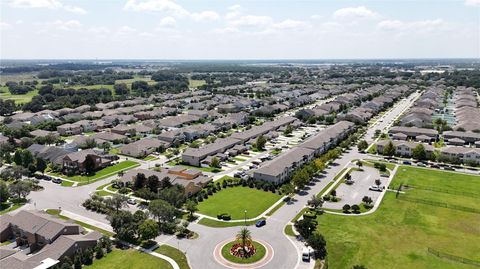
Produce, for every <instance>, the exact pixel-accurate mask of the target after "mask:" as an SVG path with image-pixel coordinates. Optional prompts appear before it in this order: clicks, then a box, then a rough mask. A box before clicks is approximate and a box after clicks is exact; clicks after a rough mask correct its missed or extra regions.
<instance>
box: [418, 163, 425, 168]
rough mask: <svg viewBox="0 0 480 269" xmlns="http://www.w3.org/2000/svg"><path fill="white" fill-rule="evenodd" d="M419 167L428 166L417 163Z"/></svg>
mask: <svg viewBox="0 0 480 269" xmlns="http://www.w3.org/2000/svg"><path fill="white" fill-rule="evenodd" d="M417 166H420V167H426V165H425V164H424V163H417Z"/></svg>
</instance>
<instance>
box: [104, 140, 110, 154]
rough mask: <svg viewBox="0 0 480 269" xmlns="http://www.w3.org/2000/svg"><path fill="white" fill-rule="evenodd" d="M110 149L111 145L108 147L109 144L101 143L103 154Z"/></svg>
mask: <svg viewBox="0 0 480 269" xmlns="http://www.w3.org/2000/svg"><path fill="white" fill-rule="evenodd" d="M111 147H112V145H110V143H108V142H103V143H102V149H103V153H107V152H108V151H109V150H110V148H111Z"/></svg>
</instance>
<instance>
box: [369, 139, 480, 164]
mask: <svg viewBox="0 0 480 269" xmlns="http://www.w3.org/2000/svg"><path fill="white" fill-rule="evenodd" d="M390 142H392V144H393V146H394V147H395V155H397V156H400V157H412V153H413V150H414V149H415V147H417V146H418V145H420V144H422V143H417V142H411V141H398V140H382V141H379V142H377V143H376V146H377V152H378V153H380V154H382V153H383V152H384V149H385V146H386V145H387V144H388V143H390ZM422 145H423V146H424V148H425V152H426V155H427V158H429V159H433V157H435V154H437V155H438V156H437V157H438V158H440V159H442V160H446V161H451V162H454V163H456V162H461V163H464V164H468V163H475V164H480V148H469V147H462V146H447V147H442V148H438V149H436V148H434V147H433V146H431V145H429V144H422Z"/></svg>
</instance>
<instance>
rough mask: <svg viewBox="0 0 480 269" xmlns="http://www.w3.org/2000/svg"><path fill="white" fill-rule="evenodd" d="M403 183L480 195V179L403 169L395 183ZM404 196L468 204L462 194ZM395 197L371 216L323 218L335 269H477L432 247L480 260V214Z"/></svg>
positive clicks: (389, 196) (320, 220)
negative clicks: (357, 268)
mask: <svg viewBox="0 0 480 269" xmlns="http://www.w3.org/2000/svg"><path fill="white" fill-rule="evenodd" d="M402 182H403V183H404V184H405V183H408V184H411V185H415V184H417V185H420V184H421V186H424V187H435V188H438V189H440V190H445V189H447V190H451V191H458V192H462V191H464V192H469V193H472V192H473V193H479V190H480V177H478V176H471V175H463V174H459V173H450V172H445V171H439V170H432V169H422V168H415V167H409V166H401V167H400V168H399V169H398V172H397V175H395V178H394V180H393V184H394V185H397V186H398V185H399V184H400V183H402ZM413 191H414V192H413ZM405 192H406V194H400V196H402V195H406V196H410V197H412V198H421V199H428V200H432V201H440V202H446V203H458V201H462V203H463V201H465V200H464V199H465V197H464V196H463V195H461V194H452V193H450V194H446V193H443V192H437V191H424V190H419V189H409V190H405ZM420 195H423V196H422V197H419V196H420ZM395 196H396V194H395V193H393V192H387V193H386V194H385V197H384V200H383V201H382V204H381V206H380V208H379V209H378V210H377V211H376V212H375V213H373V214H371V215H366V216H357V217H345V216H338V215H332V214H323V215H320V216H318V223H319V226H318V230H319V231H320V233H322V234H323V235H324V236H325V238H326V241H327V250H328V255H329V257H328V261H329V267H330V268H351V267H352V266H353V265H355V264H363V265H365V266H366V267H367V268H399V269H402V268H405V269H407V268H442V269H450V268H451V269H453V268H472V267H471V266H468V265H465V264H462V263H459V262H454V261H450V260H448V259H441V258H438V257H436V256H434V255H431V254H429V253H428V248H432V249H434V250H437V251H440V252H443V253H447V254H450V255H455V256H459V257H462V258H467V259H471V260H476V261H480V245H479V244H478V242H479V241H480V230H479V229H478V223H480V214H476V213H469V212H464V211H460V210H453V209H448V208H444V207H439V206H432V205H427V204H422V203H415V202H410V201H405V200H401V199H397V198H396V197H395ZM447 196H450V197H447ZM477 197H478V198H472V197H467V198H469V199H476V201H477V205H478V202H480V196H477ZM460 205H463V204H460ZM464 206H467V205H464ZM468 206H473V205H471V204H470V205H468ZM476 208H478V206H477V207H476Z"/></svg>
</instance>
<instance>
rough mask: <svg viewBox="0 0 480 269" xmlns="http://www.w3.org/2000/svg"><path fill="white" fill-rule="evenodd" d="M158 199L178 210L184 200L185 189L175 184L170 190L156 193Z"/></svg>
mask: <svg viewBox="0 0 480 269" xmlns="http://www.w3.org/2000/svg"><path fill="white" fill-rule="evenodd" d="M158 198H159V199H162V200H164V201H166V202H167V203H169V204H171V205H172V206H174V207H176V208H180V207H181V206H182V204H183V203H184V202H185V199H186V197H185V188H184V187H183V186H182V185H179V184H175V185H173V186H172V187H170V188H165V189H162V190H160V191H159V192H158Z"/></svg>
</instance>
